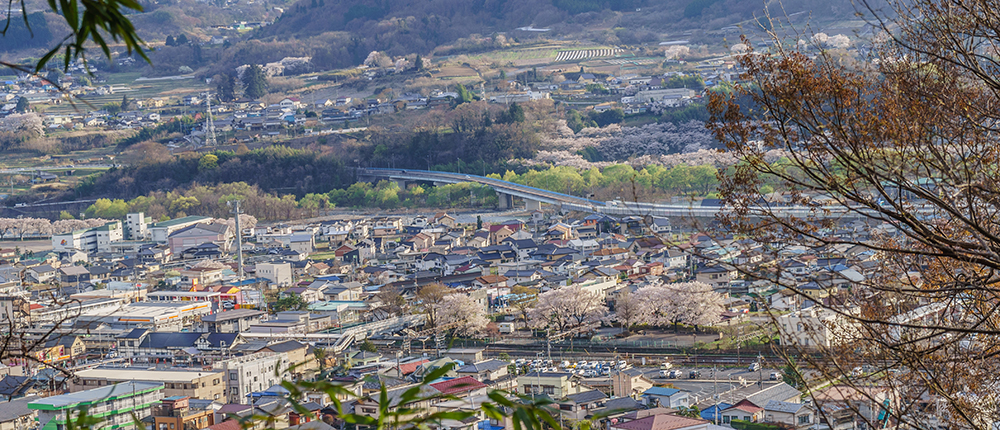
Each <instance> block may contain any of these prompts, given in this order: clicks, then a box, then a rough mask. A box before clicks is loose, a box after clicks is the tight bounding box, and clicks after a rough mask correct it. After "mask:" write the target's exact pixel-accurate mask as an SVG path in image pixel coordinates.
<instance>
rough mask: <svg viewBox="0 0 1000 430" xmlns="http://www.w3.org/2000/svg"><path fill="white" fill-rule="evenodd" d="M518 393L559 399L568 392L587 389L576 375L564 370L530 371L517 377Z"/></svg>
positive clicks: (574, 392) (580, 391)
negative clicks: (543, 395)
mask: <svg viewBox="0 0 1000 430" xmlns="http://www.w3.org/2000/svg"><path fill="white" fill-rule="evenodd" d="M517 390H518V392H519V393H520V394H523V395H530V394H545V395H547V396H549V397H552V398H556V399H561V398H564V397H566V396H568V395H570V394H576V393H582V392H584V391H589V389H588V388H586V387H585V386H584V385H583V384H581V383H580V380H579V378H578V377H577V376H575V375H573V374H572V373H566V372H530V373H526V374H523V375H519V376H518V377H517Z"/></svg>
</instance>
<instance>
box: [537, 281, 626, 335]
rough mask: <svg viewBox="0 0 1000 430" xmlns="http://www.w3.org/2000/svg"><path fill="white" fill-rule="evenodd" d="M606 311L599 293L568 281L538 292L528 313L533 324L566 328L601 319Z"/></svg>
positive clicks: (560, 329)
mask: <svg viewBox="0 0 1000 430" xmlns="http://www.w3.org/2000/svg"><path fill="white" fill-rule="evenodd" d="M607 311H608V308H607V306H606V305H605V304H604V299H603V298H602V297H601V296H600V294H598V293H595V292H590V291H587V290H584V289H583V288H581V287H580V286H578V285H571V286H568V287H562V288H558V289H554V290H549V291H546V292H544V293H542V294H539V295H538V302H537V304H536V305H535V308H534V309H532V310H531V312H530V313H529V315H528V317H529V318H530V320H531V325H532V326H534V327H537V328H551V329H555V330H557V331H565V330H567V329H570V328H574V327H579V326H582V325H584V324H588V323H592V322H597V321H600V320H601V318H603V317H604V315H605V314H606V313H607Z"/></svg>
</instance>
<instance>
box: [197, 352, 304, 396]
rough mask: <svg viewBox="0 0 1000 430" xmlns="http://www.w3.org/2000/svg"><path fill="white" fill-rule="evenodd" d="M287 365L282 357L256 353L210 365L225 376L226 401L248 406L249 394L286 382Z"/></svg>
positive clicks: (281, 355)
mask: <svg viewBox="0 0 1000 430" xmlns="http://www.w3.org/2000/svg"><path fill="white" fill-rule="evenodd" d="M289 364H290V363H289V360H288V356H287V355H285V354H282V353H273V352H258V353H254V354H250V355H245V356H242V357H236V358H231V359H229V360H223V361H217V362H215V363H213V364H212V366H213V367H214V368H215V369H216V370H221V371H223V374H224V375H225V379H226V397H227V400H228V402H229V403H242V404H247V403H249V402H250V393H253V392H256V391H263V390H266V389H268V388H270V387H271V386H273V385H275V384H278V383H280V382H281V381H282V380H285V379H288V377H289V376H290V375H289V373H288V367H289Z"/></svg>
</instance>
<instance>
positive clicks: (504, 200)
mask: <svg viewBox="0 0 1000 430" xmlns="http://www.w3.org/2000/svg"><path fill="white" fill-rule="evenodd" d="M497 200H499V203H498V206H499V207H500V209H510V208H512V207H514V196H512V195H510V194H504V193H501V192H499V191H498V192H497Z"/></svg>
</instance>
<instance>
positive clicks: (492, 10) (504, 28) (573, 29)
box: [256, 0, 855, 64]
mask: <svg viewBox="0 0 1000 430" xmlns="http://www.w3.org/2000/svg"><path fill="white" fill-rule="evenodd" d="M763 8H764V1H759V0H298V2H297V3H295V4H293V5H291V6H289V7H287V8H285V12H284V13H283V14H282V16H281V17H280V18H279V19H278V20H277V21H276V22H275V23H274V24H273V25H270V26H267V27H265V28H263V29H261V30H260V31H259V32H258V33H257V34H256V37H258V38H271V37H277V38H278V39H282V38H285V37H290V36H295V37H297V38H307V37H310V36H316V35H320V34H323V33H327V32H341V31H343V32H349V33H350V34H351V43H350V44H349V46H345V47H341V49H343V51H342V52H339V53H335V54H339V55H347V56H351V57H356V58H354V64H359V63H360V62H361V60H363V59H364V56H365V55H367V53H368V52H371V51H373V50H378V51H384V52H387V53H389V54H390V55H407V54H412V53H430V52H433V51H434V50H435V48H439V47H441V46H444V45H449V44H453V43H454V42H456V41H459V39H469V38H470V36H471V35H481V36H490V35H491V34H492V33H494V32H504V33H506V34H507V37H527V36H530V35H532V34H537V33H529V32H524V31H517V30H516V29H517V28H518V27H525V26H534V27H535V28H550V29H551V30H552V32H551V33H547V34H548V35H566V34H580V33H583V32H588V31H589V30H595V31H594V32H595V33H596V34H603V35H604V36H603V37H604V38H605V39H607V40H599V41H603V42H608V43H622V44H639V43H645V42H657V41H658V34H662V33H664V32H671V31H675V30H689V29H706V30H707V29H715V30H718V29H719V28H722V27H724V26H729V25H735V24H738V23H740V22H743V21H746V20H749V19H753V18H754V17H755V16H756V17H759V16H762V15H763V13H762V11H763ZM782 8H783V10H784V12H786V13H789V14H791V13H796V12H801V11H807V12H809V13H810V15H812V16H816V17H822V18H823V19H824V20H827V19H845V18H846V19H849V18H850V17H851V16H852V15H853V14H854V11H855V8H854V6H853V5H852V4H851V0H787V1H784V2H782ZM608 28H613V29H615V30H614V31H611V32H608V31H603V30H606V29H608ZM622 33H629V34H626V35H625V37H622ZM599 38H600V37H599ZM465 42H466V43H465V45H469V43H468V41H465ZM466 48H468V46H466ZM438 53H439V54H450V53H460V52H449V51H447V50H446V51H445V52H438Z"/></svg>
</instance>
